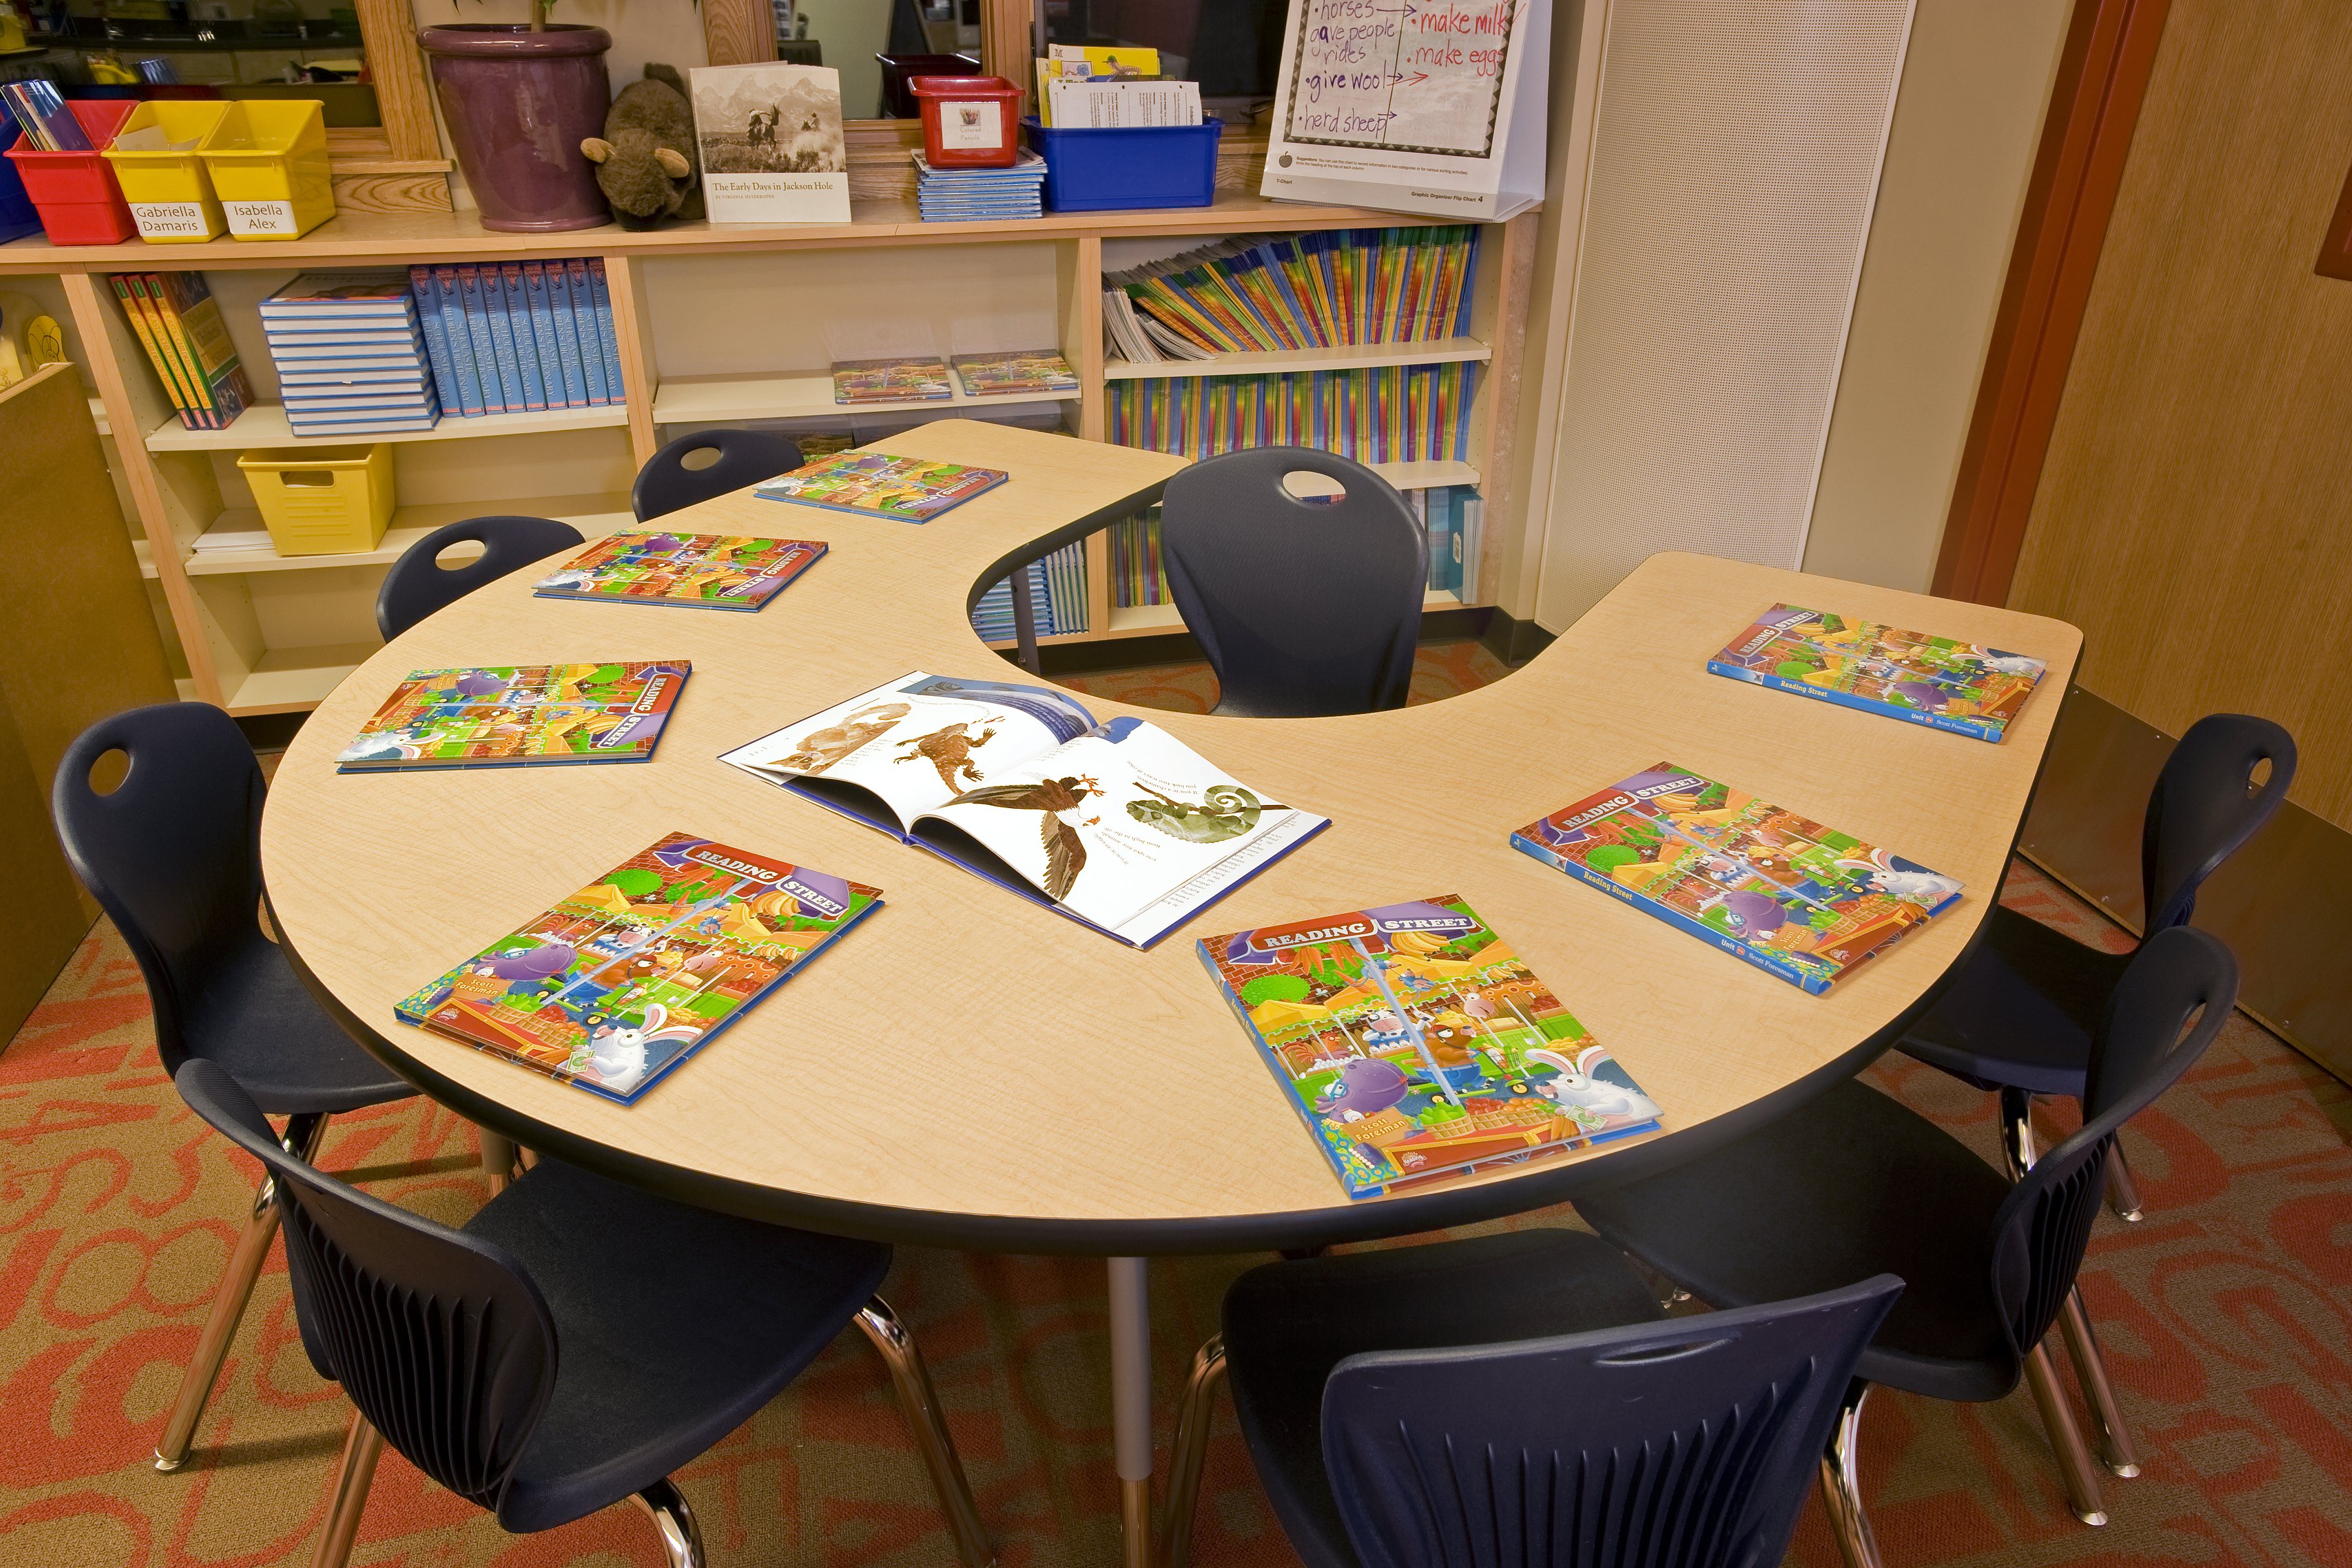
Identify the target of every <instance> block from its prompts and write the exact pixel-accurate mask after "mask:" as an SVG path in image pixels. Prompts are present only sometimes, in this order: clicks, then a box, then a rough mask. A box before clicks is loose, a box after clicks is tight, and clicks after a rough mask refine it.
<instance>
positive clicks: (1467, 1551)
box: [1323, 1274, 1903, 1568]
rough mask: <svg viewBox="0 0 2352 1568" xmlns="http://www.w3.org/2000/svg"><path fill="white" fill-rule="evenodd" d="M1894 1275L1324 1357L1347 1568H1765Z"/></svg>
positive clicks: (1895, 1286)
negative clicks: (1356, 1567) (1546, 1330)
mask: <svg viewBox="0 0 2352 1568" xmlns="http://www.w3.org/2000/svg"><path fill="white" fill-rule="evenodd" d="M1902 1289H1903V1282H1902V1281H1901V1280H1900V1279H1895V1277H1894V1276H1893V1275H1891V1274H1883V1275H1880V1276H1879V1277H1878V1278H1876V1279H1868V1280H1864V1281H1863V1282H1862V1283H1860V1284H1857V1285H1852V1286H1848V1287H1847V1288H1846V1289H1842V1290H1832V1291H1828V1292H1825V1293H1823V1294H1822V1295H1819V1296H1810V1297H1807V1298H1805V1299H1803V1300H1795V1301H1778V1302H1772V1303H1769V1304H1767V1305H1765V1306H1761V1307H1748V1308H1742V1309H1739V1310H1736V1311H1729V1312H1710V1313H1707V1314H1706V1315H1704V1316H1701V1317H1693V1318H1677V1319H1670V1320H1668V1321H1663V1322H1648V1323H1638V1324H1633V1325H1631V1326H1628V1327H1625V1328H1617V1329H1602V1330H1599V1331H1594V1332H1591V1333H1581V1334H1563V1335H1560V1336H1559V1337H1557V1338H1553V1339H1541V1340H1523V1341H1519V1342H1516V1343H1511V1344H1499V1345H1478V1346H1470V1347H1465V1348H1462V1349H1454V1350H1434V1351H1381V1352H1373V1353H1370V1354H1365V1355H1354V1356H1349V1357H1348V1358H1347V1359H1346V1360H1345V1361H1342V1362H1341V1363H1339V1365H1338V1366H1337V1367H1334V1368H1333V1369H1332V1372H1331V1375H1330V1378H1329V1380H1328V1382H1326V1383H1325V1384H1324V1385H1323V1464H1324V1468H1325V1470H1326V1472H1327V1473H1328V1476H1329V1478H1330V1482H1331V1491H1332V1495H1333V1497H1334V1498H1335V1499H1337V1500H1338V1502H1339V1514H1340V1517H1341V1519H1343V1520H1344V1521H1346V1523H1347V1527H1348V1538H1349V1541H1351V1542H1354V1544H1355V1548H1356V1555H1357V1556H1358V1557H1359V1558H1360V1559H1361V1560H1362V1562H1363V1563H1364V1568H1551V1565H1552V1564H1554V1563H1576V1564H1578V1565H1579V1568H1714V1565H1717V1564H1722V1565H1726V1568H1764V1565H1768V1564H1775V1563H1779V1562H1780V1556H1781V1553H1782V1552H1784V1551H1786V1550H1787V1547H1788V1544H1789V1537H1790V1532H1791V1531H1794V1529H1795V1528H1796V1522H1797V1514H1798V1511H1799V1510H1801V1508H1802V1507H1803V1506H1804V1500H1805V1493H1806V1491H1807V1489H1808V1488H1809V1486H1810V1484H1811V1481H1812V1479H1813V1472H1814V1470H1815V1468H1816V1467H1817V1466H1818V1465H1819V1463H1820V1460H1821V1455H1822V1447H1824V1446H1825V1445H1826V1443H1827V1442H1828V1439H1829V1436H1830V1431H1831V1428H1832V1426H1834V1425H1835V1424H1836V1421H1837V1419H1838V1413H1839V1405H1840V1401H1841V1399H1842V1398H1843V1395H1844V1394H1845V1390H1846V1385H1847V1383H1848V1381H1849V1380H1850V1379H1851V1378H1852V1376H1853V1366H1854V1363H1855V1361H1856V1360H1857V1359H1858V1358H1859V1357H1860V1356H1861V1354H1862V1352H1863V1349H1864V1346H1866V1345H1868V1344H1869V1343H1870V1339H1871V1336H1872V1335H1873V1334H1874V1333H1876V1332H1877V1331H1878V1325H1879V1323H1880V1321H1882V1320H1883V1319H1885V1316H1886V1312H1887V1309H1888V1308H1889V1307H1891V1306H1893V1305H1894V1302H1895V1297H1896V1296H1897V1295H1898V1294H1900V1293H1901V1291H1902Z"/></svg>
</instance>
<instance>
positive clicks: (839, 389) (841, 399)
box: [833, 354, 955, 404]
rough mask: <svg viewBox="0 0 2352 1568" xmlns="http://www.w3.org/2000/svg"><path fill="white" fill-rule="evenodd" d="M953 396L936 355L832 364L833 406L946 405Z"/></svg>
mask: <svg viewBox="0 0 2352 1568" xmlns="http://www.w3.org/2000/svg"><path fill="white" fill-rule="evenodd" d="M954 395H955V386H954V384H953V383H951V382H950V381H949V379H948V367H947V362H946V361H944V360H942V359H940V357H939V356H938V355H936V354H915V355H911V356H908V357H902V358H897V359H845V360H836V361H835V362H834V366H833V400H834V401H835V403H846V404H857V403H945V402H947V401H948V400H949V399H950V398H951V397H953V396H954Z"/></svg>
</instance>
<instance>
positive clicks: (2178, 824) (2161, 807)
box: [2139, 713, 2294, 931]
mask: <svg viewBox="0 0 2352 1568" xmlns="http://www.w3.org/2000/svg"><path fill="white" fill-rule="evenodd" d="M2261 763H2269V764H2270V769H2271V772H2270V777H2268V778H2266V779H2264V780H2263V783H2262V785H2261V787H2260V788H2256V787H2254V784H2253V772H2254V769H2255V768H2256V767H2257V766H2258V765H2260V764H2261ZM2293 783H2294V736H2292V735H2290V734H2288V733H2287V732H2286V731H2284V729H2282V728H2280V727H2279V726H2278V725H2276V724H2273V723H2272V722H2271V721H2269V720H2267V719H2257V718H2255V717H2254V716H2253V715H2252V714H2250V713H2209V714H2207V715H2206V716H2205V717H2204V718H2202V719H2200V720H2198V721H2197V722H2195V723H2194V724H2191V725H2189V732H2188V733H2187V734H2185V735H2183V736H2181V737H2180V743H2179V745H2177V746H2175V747H2173V748H2172V755H2171V756H2169V757H2168V758H2166V759H2165V763H2164V771H2163V772H2162V773H2158V774H2157V775H2156V788H2154V789H2153V790H2151V791H2149V792H2148V796H2147V818H2146V820H2145V821H2144V822H2143V823H2142V825H2141V827H2140V839H2139V867H2140V894H2141V896H2142V898H2143V899H2145V900H2146V904H2145V906H2144V910H2145V915H2144V918H2145V920H2146V921H2147V924H2146V925H2145V926H2144V927H2143V928H2142V929H2144V930H2147V931H2162V930H2164V929H2165V928H2166V927H2167V926H2180V925H2187V924H2188V923H2189V916H2190V915H2192V914H2194V913H2195V912H2196V909H2197V889H2199V888H2200V886H2202V885H2203V883H2204V880H2205V879H2206V878H2208V877H2210V876H2211V875H2212V874H2213V873H2214V872H2215V871H2216V870H2218V869H2219V868H2221V862H2222V861H2224V860H2226V859H2228V858H2230V857H2231V856H2232V855H2234V854H2236V853H2237V852H2238V848H2239V847H2240V846H2241V845H2242V844H2244V843H2245V841H2246V840H2247V839H2249V838H2252V837H2253V836H2254V830H2255V829H2256V828H2258V827H2260V826H2262V825H2263V823H2265V822H2268V821H2269V820H2270V819H2271V814H2272V813H2273V812H2275V811H2276V810H2278V808H2279V803H2280V802H2282V801H2284V799H2286V792H2287V786H2288V785H2290V784H2293Z"/></svg>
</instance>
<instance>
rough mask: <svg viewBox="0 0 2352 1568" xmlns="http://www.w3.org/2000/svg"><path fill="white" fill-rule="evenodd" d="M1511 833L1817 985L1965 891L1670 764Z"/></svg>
mask: <svg viewBox="0 0 2352 1568" xmlns="http://www.w3.org/2000/svg"><path fill="white" fill-rule="evenodd" d="M1511 844H1512V846H1513V847H1515V848H1517V849H1521V850H1524V851H1525V852H1526V853H1528V854H1529V855H1532V856H1534V857H1535V858H1537V859H1538V860H1541V861H1544V862H1546V863H1547V864H1549V865H1553V866H1557V867H1559V868H1560V869H1561V870H1563V871H1566V872H1567V873H1568V874H1569V875H1570V876H1571V877H1575V878H1578V879H1581V880H1583V881H1586V882H1590V883H1591V884H1592V885H1593V886H1594V887H1596V888H1599V889H1601V890H1602V891H1603V892H1606V893H1610V894H1613V895H1614V896H1616V897H1618V898H1620V899H1622V900H1625V901H1626V902H1628V903H1630V904H1633V906H1634V907H1636V908H1637V909H1641V910H1646V911H1648V912H1649V913H1651V914H1653V915H1655V916H1657V917H1658V918H1659V919H1660V920H1663V921H1667V922H1668V923H1669V924H1672V925H1676V926H1680V927H1681V928H1682V929H1683V930H1685V931H1689V932H1691V933H1692V934H1693V935H1695V936H1697V937H1700V938H1702V939H1703V940H1705V941H1707V942H1713V943H1715V944H1716V945H1717V946H1718V947H1720V948H1722V949H1723V950H1724V951H1725V952H1736V953H1738V955H1739V956H1740V957H1742V958H1744V959H1746V960H1747V961H1748V963H1752V964H1755V965H1756V966H1757V967H1758V968H1759V969H1764V970H1769V971H1770V972H1771V973H1774V974H1777V975H1779V976H1780V978H1781V979H1783V980H1786V981H1788V982H1789V983H1790V984H1793V985H1799V986H1802V987H1803V988H1804V989H1805V990H1806V991H1809V992H1811V993H1812V994H1814V995H1817V996H1818V995H1820V994H1822V993H1823V992H1826V991H1827V990H1829V988H1830V987H1831V986H1832V985H1833V984H1836V983H1837V982H1838V981H1840V980H1842V979H1843V978H1844V977H1845V976H1846V975H1847V974H1849V973H1853V969H1854V967H1855V966H1856V965H1857V964H1860V963H1863V962H1864V961H1865V960H1867V959H1869V958H1871V957H1873V956H1874V955H1876V954H1878V953H1881V952H1885V951H1886V950H1887V949H1888V948H1889V947H1891V946H1893V945H1894V944H1895V942H1897V941H1899V940H1900V939H1901V938H1902V937H1903V935H1904V933H1906V931H1912V930H1913V929H1915V928H1916V927H1919V926H1923V925H1925V924H1927V922H1928V921H1931V920H1933V919H1934V918H1935V917H1936V916H1937V915H1939V914H1942V913H1943V912H1944V911H1945V910H1948V909H1949V908H1951V907H1952V905H1953V904H1955V903H1956V902H1958V900H1959V897H1960V884H1959V883H1958V881H1957V880H1955V879H1952V878H1950V877H1947V876H1944V875H1943V874H1942V873H1940V872H1937V871H1930V870H1928V869H1927V868H1926V867H1925V866H1920V865H1916V864H1915V863H1913V862H1912V861H1909V860H1906V859H1904V858H1902V857H1901V856H1899V855H1890V854H1888V853H1887V852H1886V851H1885V850H1884V849H1880V848H1877V847H1874V846H1872V845H1869V844H1864V842H1863V841H1862V840H1861V839H1859V838H1856V837H1853V835H1852V834H1850V833H1840V832H1838V831H1837V830H1836V829H1834V828H1830V827H1824V826H1822V825H1821V824H1820V823H1818V822H1814V821H1812V820H1811V819H1810V818H1807V817H1802V816H1798V815H1797V814H1796V813H1794V812H1792V811H1790V810H1787V809H1786V808H1784V807H1781V806H1777V805H1768V804H1767V803H1765V802H1763V801H1760V800H1758V799H1757V798H1756V797H1755V796H1754V795H1748V794H1747V793H1745V792H1744V791H1740V790H1736V789H1733V788H1731V787H1730V786H1728V785H1727V784H1717V783H1716V782H1715V781H1714V780H1713V779H1709V778H1704V777H1702V776H1700V775H1699V774H1697V773H1691V772H1689V771H1688V770H1686V769H1684V768H1678V767H1676V766H1675V764H1674V763H1657V764H1655V765H1654V766H1653V767H1650V768H1648V769H1645V770H1644V771H1643V772H1641V773H1635V774H1634V775H1633V777H1632V778H1629V779H1626V780H1623V781H1622V782H1621V783H1618V784H1612V785H1610V786H1609V787H1608V788H1607V789H1605V790H1602V791H1601V793H1600V794H1598V795H1589V796H1587V797H1586V798H1584V799H1583V800H1580V801H1578V802H1577V803H1576V804H1575V805H1571V806H1567V807H1565V808H1563V809H1561V810H1559V811H1555V812H1553V813H1552V814H1551V815H1550V816H1546V817H1542V818H1540V819H1538V820H1537V821H1535V822H1531V823H1529V824H1528V826H1525V827H1522V828H1520V829H1519V830H1518V831H1517V833H1514V834H1512V835H1511Z"/></svg>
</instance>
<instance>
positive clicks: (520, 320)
mask: <svg viewBox="0 0 2352 1568" xmlns="http://www.w3.org/2000/svg"><path fill="white" fill-rule="evenodd" d="M499 285H500V287H499V292H500V293H501V294H502V295H503V296H504V297H505V299H506V306H507V321H508V322H509V331H511V332H512V333H513V335H514V356H515V364H516V367H517V370H518V372H519V374H520V376H521V379H522V405H523V406H524V407H525V408H528V409H530V410H532V411H533V412H537V411H539V410H541V409H544V408H545V407H546V406H547V378H546V376H545V375H544V374H541V371H540V368H539V340H538V339H537V338H536V337H535V336H534V335H533V334H532V332H531V330H530V294H529V292H528V291H527V290H526V289H524V288H523V284H522V263H520V261H506V262H501V263H499Z"/></svg>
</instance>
